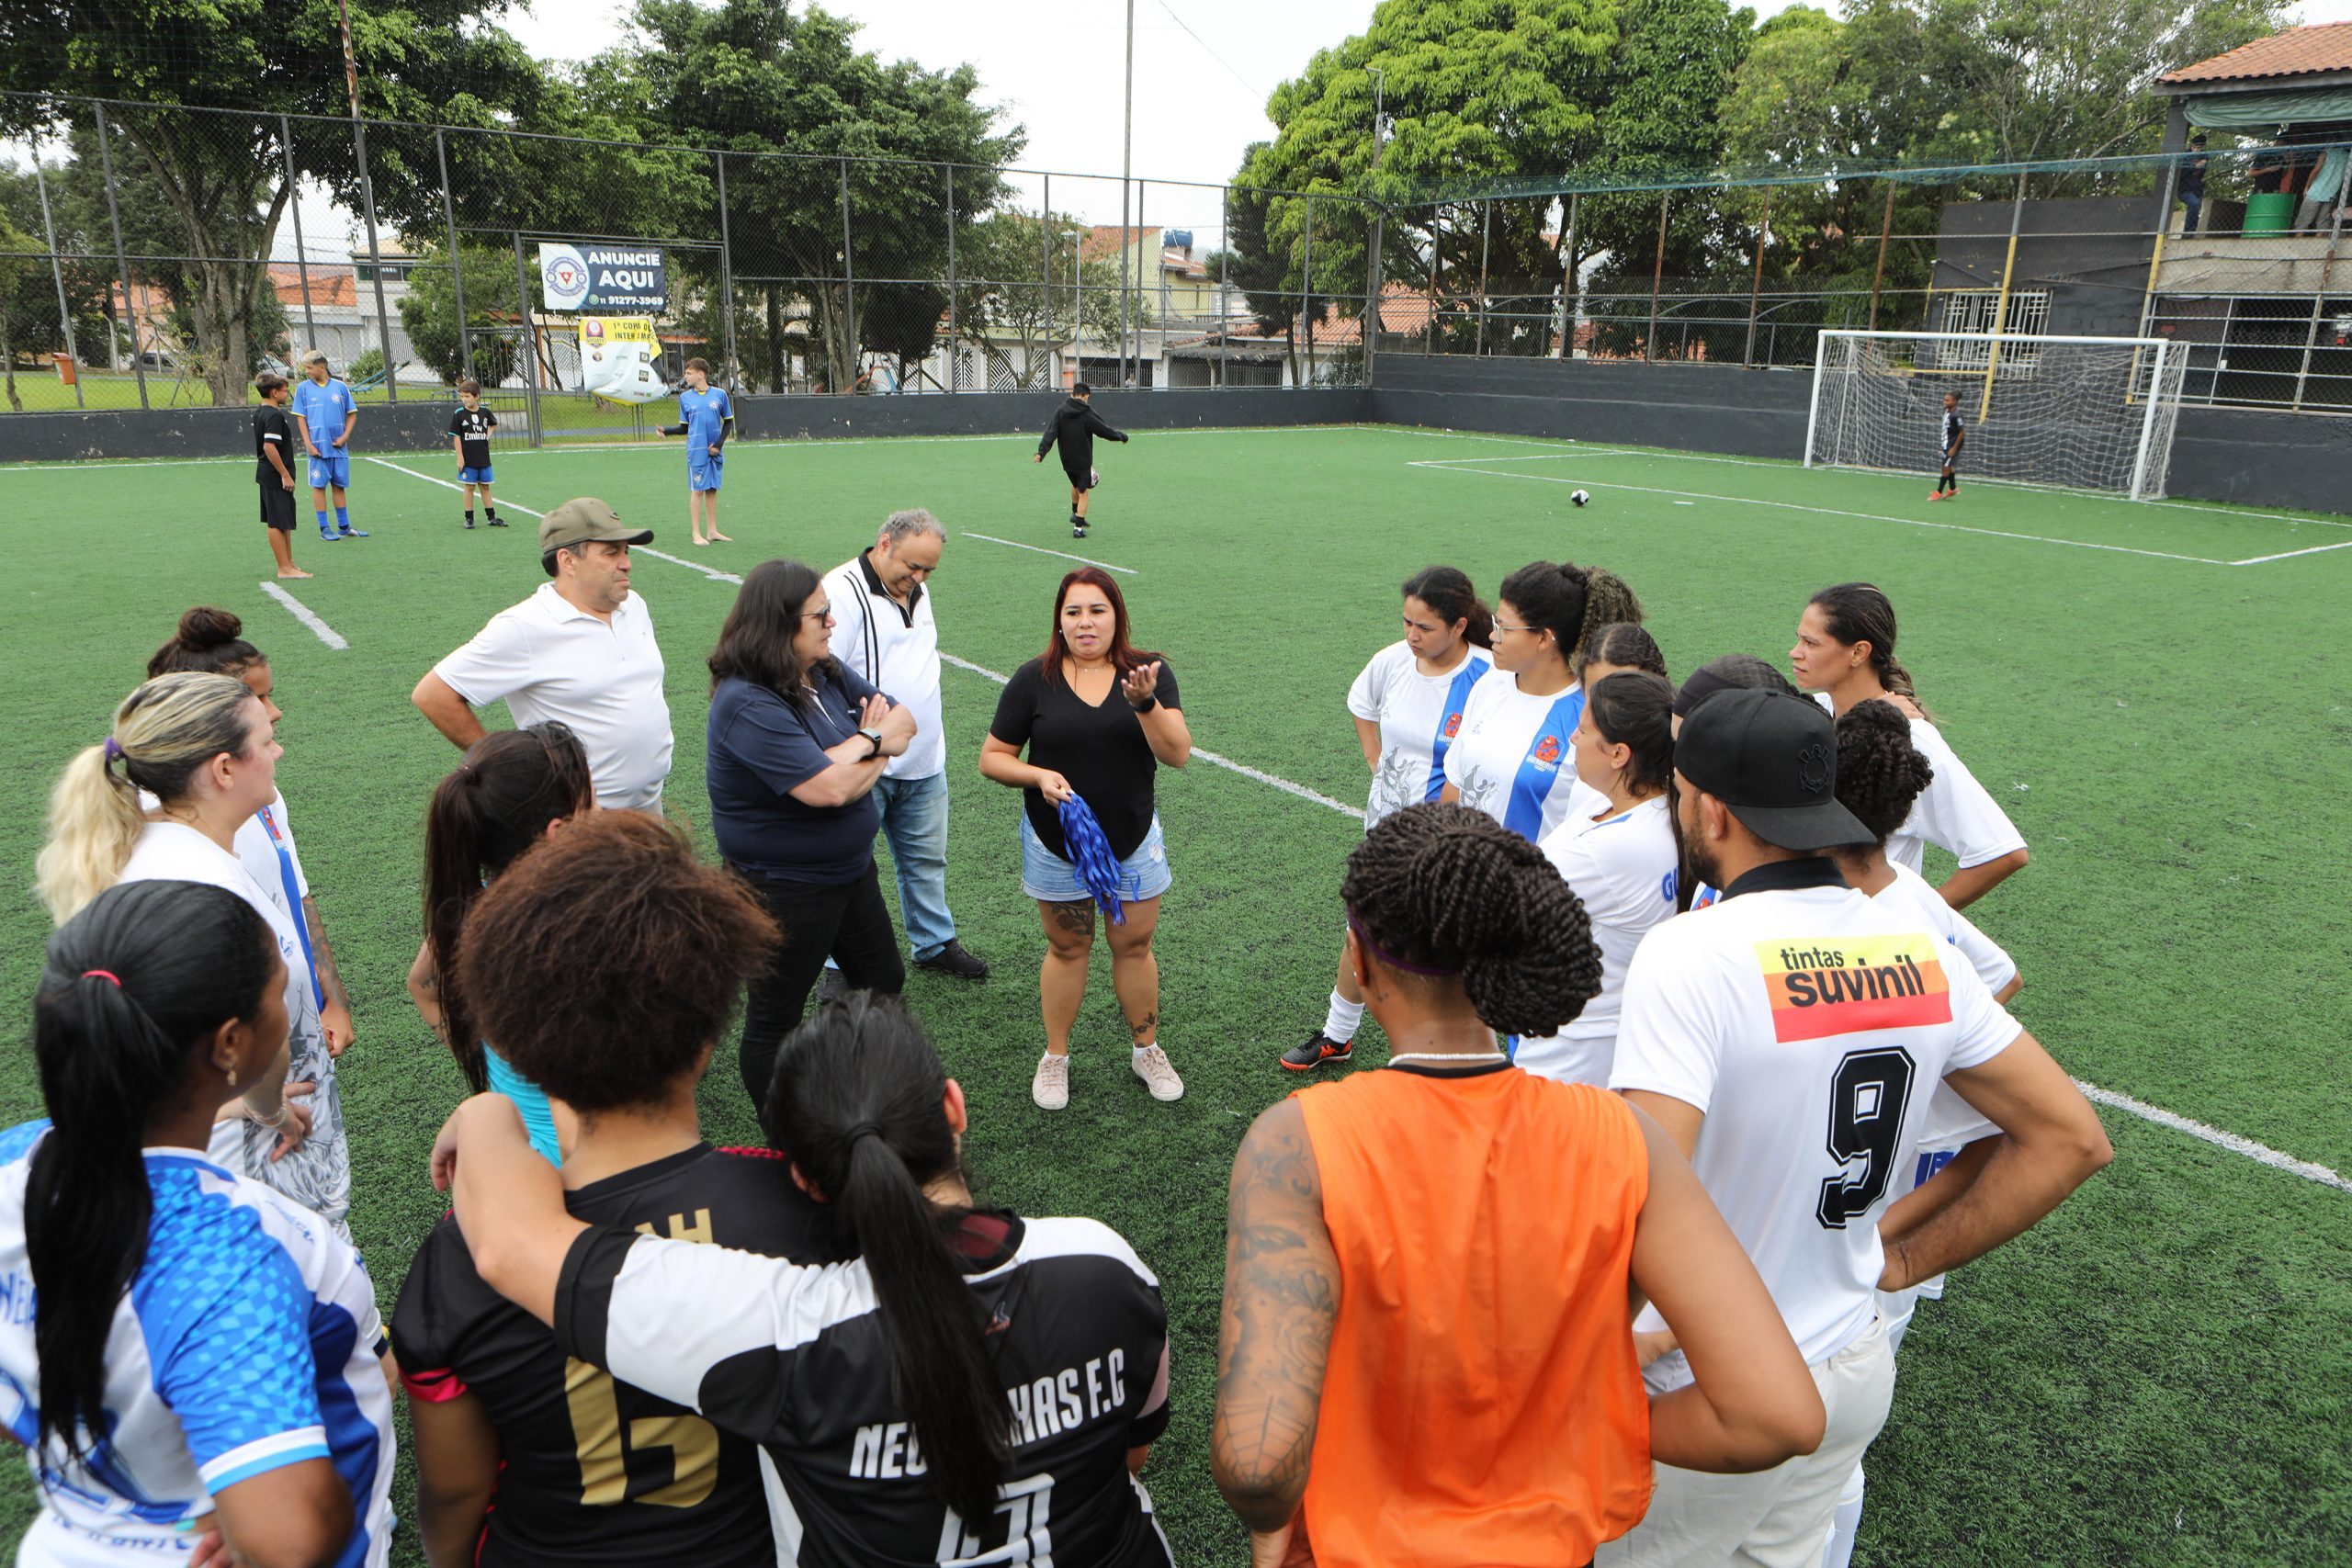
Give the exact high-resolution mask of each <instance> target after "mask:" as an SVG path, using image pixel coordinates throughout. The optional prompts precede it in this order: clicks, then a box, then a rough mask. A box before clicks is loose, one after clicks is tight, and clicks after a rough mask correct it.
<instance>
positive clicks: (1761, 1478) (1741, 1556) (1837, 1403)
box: [1593, 1323, 1894, 1568]
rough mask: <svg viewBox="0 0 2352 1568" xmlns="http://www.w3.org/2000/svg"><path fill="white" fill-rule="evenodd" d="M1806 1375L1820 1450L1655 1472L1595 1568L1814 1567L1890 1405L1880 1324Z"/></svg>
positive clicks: (1889, 1369)
mask: <svg viewBox="0 0 2352 1568" xmlns="http://www.w3.org/2000/svg"><path fill="white" fill-rule="evenodd" d="M1811 1370H1812V1372H1813V1383H1814V1386H1815V1388H1817V1389H1819V1390H1820V1391H1821V1403H1822V1405H1823V1407H1824V1409H1826V1411H1827V1413H1828V1417H1829V1421H1828V1427H1827V1428H1826V1431H1825V1432H1824V1433H1823V1436H1822V1439H1821V1447H1819V1448H1818V1449H1816V1450H1814V1451H1813V1452H1812V1453H1809V1454H1806V1455H1804V1456H1803V1457H1802V1458H1798V1459H1792V1460H1790V1461H1788V1462H1787V1463H1785V1464H1781V1465H1777V1466H1775V1467H1774V1468H1772V1469H1770V1470H1767V1471H1762V1472H1758V1473H1757V1474H1754V1475H1706V1474H1702V1473H1701V1472H1698V1471H1695V1470H1678V1469H1676V1468H1675V1467H1674V1466H1672V1465H1670V1464H1661V1465H1657V1466H1656V1467H1655V1469H1656V1471H1657V1490H1656V1491H1655V1492H1654V1493H1653V1494H1652V1495H1651V1497H1650V1511H1649V1514H1648V1516H1647V1517H1645V1518H1644V1519H1643V1520H1642V1522H1641V1523H1640V1524H1638V1525H1636V1526H1634V1529H1633V1530H1632V1531H1631V1532H1630V1533H1629V1534H1627V1535H1625V1536H1624V1537H1623V1538H1622V1539H1620V1540H1613V1541H1611V1542H1609V1543H1608V1544H1606V1545H1604V1546H1603V1547H1601V1549H1600V1551H1599V1552H1597V1553H1595V1554H1594V1557H1593V1562H1594V1565H1595V1568H1820V1565H1821V1553H1822V1549H1823V1548H1824V1547H1825V1546H1826V1545H1827V1544H1828V1541H1829V1527H1830V1523H1831V1521H1832V1519H1833V1518H1834V1517H1835V1516H1836V1514H1837V1511H1838V1494H1839V1493H1841V1492H1842V1491H1844V1490H1845V1487H1846V1483H1847V1481H1848V1480H1849V1478H1850V1477H1851V1476H1852V1475H1853V1473H1854V1470H1855V1467H1856V1466H1858V1465H1859V1464H1860V1463H1861V1459H1862V1450H1865V1449H1867V1448H1869V1447H1870V1446H1871V1441H1872V1439H1874V1438H1877V1436H1878V1434H1879V1429H1880V1428H1881V1427H1884V1426H1885V1425H1886V1413H1887V1409H1888V1407H1889V1406H1890V1405H1892V1404H1894V1348H1892V1347H1891V1346H1889V1345H1888V1344H1887V1342H1886V1329H1885V1326H1884V1325H1883V1324H1878V1323H1873V1324H1871V1326H1870V1329H1869V1331H1868V1332H1867V1333H1865V1334H1864V1335H1863V1336H1862V1337H1860V1339H1857V1340H1855V1341H1854V1342H1853V1343H1852V1344H1851V1345H1849V1346H1847V1347H1846V1348H1844V1349H1843V1350H1840V1351H1838V1353H1837V1354H1836V1355H1834V1356H1832V1357H1830V1358H1829V1359H1827V1360H1826V1361H1822V1362H1819V1363H1817V1364H1816V1365H1815V1366H1814V1367H1813V1368H1812V1369H1811Z"/></svg>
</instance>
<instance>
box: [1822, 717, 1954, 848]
mask: <svg viewBox="0 0 2352 1568" xmlns="http://www.w3.org/2000/svg"><path fill="white" fill-rule="evenodd" d="M1935 778H1936V770H1935V769H1934V768H1933V767H1932V766H1930V765H1929V764H1928V759H1927V758H1925V757H1923V756H1921V755H1920V754H1919V749H1918V748H1917V746H1914V745H1913V744H1912V743H1911V721H1910V720H1909V719H1907V718H1905V717H1904V716H1903V714H1902V711H1901V710H1900V709H1898V708H1897V707H1896V706H1895V705H1894V704H1893V703H1890V702H1886V701H1883V700H1882V699H1880V698H1878V697H1872V698H1871V699H1870V700H1869V701H1868V702H1860V703H1856V704H1855V705H1853V706H1852V707H1849V708H1848V709H1847V710H1846V712H1845V713H1844V715H1843V716H1840V717H1839V718H1838V805H1840V806H1842V807H1845V808H1846V809H1847V810H1849V811H1850V812H1852V813H1853V814H1854V816H1855V818H1857V819H1859V820H1860V823H1861V825H1862V826H1863V827H1865V828H1868V829H1870V830H1871V834H1872V835H1873V836H1874V837H1875V839H1876V840H1877V841H1878V842H1879V843H1882V844H1883V843H1885V842H1886V836H1887V835H1888V834H1889V833H1892V832H1894V830H1895V829H1898V828H1900V827H1902V826H1903V824H1904V821H1905V818H1908V817H1909V816H1910V815H1911V803H1912V802H1914V801H1916V800H1917V799H1918V798H1919V792H1920V791H1922V790H1924V789H1926V788H1927V787H1928V785H1929V784H1933V783H1934V782H1935Z"/></svg>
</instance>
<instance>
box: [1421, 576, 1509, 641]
mask: <svg viewBox="0 0 2352 1568" xmlns="http://www.w3.org/2000/svg"><path fill="white" fill-rule="evenodd" d="M1400 592H1403V594H1404V595H1405V597H1406V598H1408V599H1419V601H1420V602H1421V603H1422V604H1427V605H1428V606H1429V607H1430V609H1432V610H1434V611H1436V612H1437V613H1438V615H1439V617H1440V618H1441V619H1442V620H1443V621H1444V622H1445V624H1446V625H1447V626H1452V625H1453V623H1454V622H1456V621H1467V622H1469V623H1470V624H1469V626H1465V627H1464V628H1463V633H1462V636H1463V638H1464V641H1466V642H1468V643H1469V644H1470V645H1471V646H1472V647H1474V648H1492V647H1494V645H1495V613H1494V612H1493V611H1492V610H1489V609H1488V608H1487V604H1486V601H1484V600H1483V599H1480V598H1479V597H1478V590H1477V588H1476V585H1475V584H1473V583H1472V582H1471V581H1470V574H1469V573H1468V572H1465V571H1463V570H1459V569H1458V568H1455V567H1450V566H1425V567H1423V568H1421V570H1419V571H1417V572H1415V573H1413V575H1412V576H1410V577H1408V578H1407V579H1406V580H1405V581H1404V583H1403V585H1402V587H1401V589H1400Z"/></svg>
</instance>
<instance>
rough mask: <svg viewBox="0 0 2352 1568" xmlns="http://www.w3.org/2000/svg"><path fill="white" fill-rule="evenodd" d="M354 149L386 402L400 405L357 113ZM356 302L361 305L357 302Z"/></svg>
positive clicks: (364, 132) (372, 192)
mask: <svg viewBox="0 0 2352 1568" xmlns="http://www.w3.org/2000/svg"><path fill="white" fill-rule="evenodd" d="M351 150H352V152H354V153H356V155H357V157H358V159H359V198H360V208H361V216H363V217H364V218H365V219H366V220H367V223H368V270H369V271H370V272H373V273H374V274H375V275H376V280H375V281H376V333H377V341H378V343H379V345H380V346H381V347H382V349H383V351H384V400H385V401H386V402H388V403H397V402H399V401H400V400H401V380H400V367H398V366H397V365H395V364H394V363H393V356H392V312H391V308H390V306H388V305H387V304H385V303H384V253H383V251H382V249H381V248H380V247H379V246H378V244H377V243H376V182H375V181H374V180H373V179H372V178H370V177H369V176H368V127H367V125H366V124H365V123H364V122H362V121H361V119H360V118H359V117H358V115H357V113H356V112H355V113H354V114H353V115H352V117H351ZM352 302H353V303H354V304H355V305H356V304H357V303H358V301H357V300H356V299H354V300H353V301H352ZM346 368H347V367H346Z"/></svg>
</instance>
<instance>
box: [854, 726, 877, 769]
mask: <svg viewBox="0 0 2352 1568" xmlns="http://www.w3.org/2000/svg"><path fill="white" fill-rule="evenodd" d="M858 733H859V734H860V735H863V736H865V746H866V751H865V757H864V759H863V761H868V762H870V761H874V759H875V758H876V757H879V756H880V755H882V732H881V731H880V730H878V729H861V730H859V731H858Z"/></svg>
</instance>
